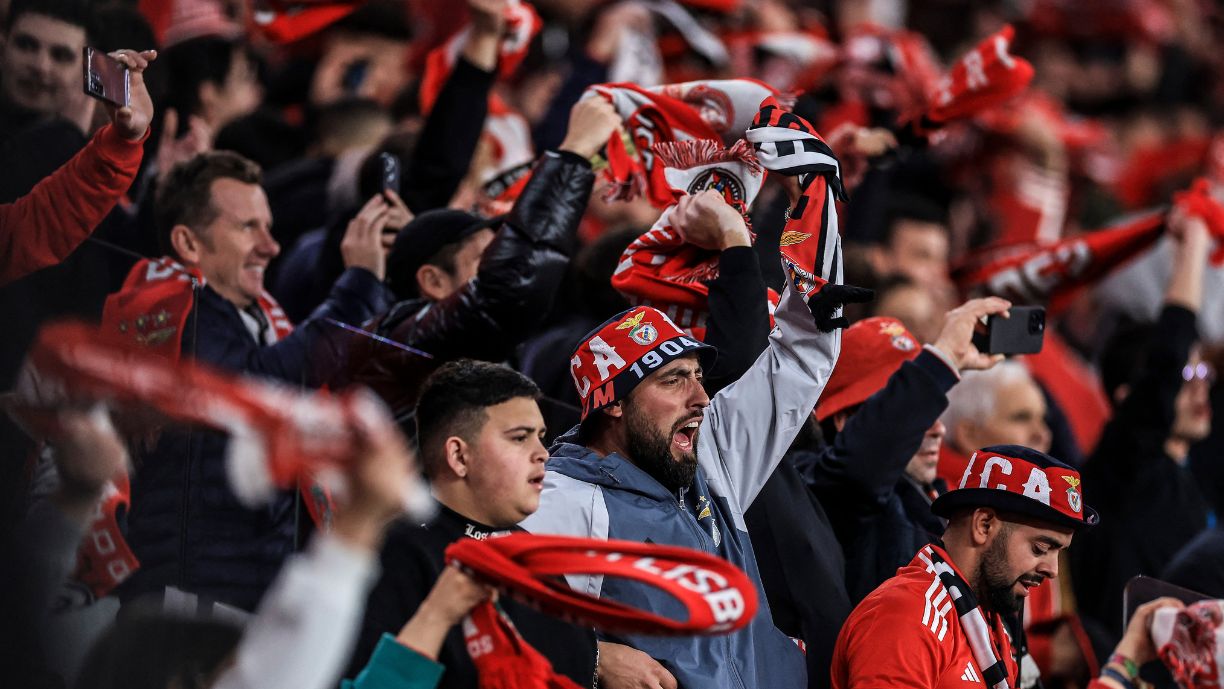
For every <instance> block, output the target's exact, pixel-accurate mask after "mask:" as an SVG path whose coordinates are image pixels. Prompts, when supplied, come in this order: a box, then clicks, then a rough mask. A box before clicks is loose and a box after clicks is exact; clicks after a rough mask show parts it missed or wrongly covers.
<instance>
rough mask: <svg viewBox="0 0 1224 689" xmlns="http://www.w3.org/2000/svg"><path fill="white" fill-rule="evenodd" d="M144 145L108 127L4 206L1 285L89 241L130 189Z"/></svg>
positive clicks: (0, 208)
mask: <svg viewBox="0 0 1224 689" xmlns="http://www.w3.org/2000/svg"><path fill="white" fill-rule="evenodd" d="M145 137H146V138H147V137H148V132H145ZM143 141H144V140H143V139H142V140H141V141H138V142H135V143H132V142H128V141H125V140H124V139H123V137H122V136H121V135H120V134H119V131H118V130H117V129H115V128H114V126H113V125H107V126H105V127H103V128H102V129H99V130H98V132H97V133H96V134H94V136H93V139H91V140H90V141H89V143H88V144H86V145H85V148H83V149H81V150H80V152H78V153H77V154H76V155H75V156H73V157H72V158H71V159H70V160H69V161H68V162H67V163H64V164H63V165H62V166H60V168H59V169H57V170H56V171H55V172H53V173H51V175H50V176H49V177H46V178H44V179H43V180H42V181H40V182H39V183H38V184H36V185H35V186H34V188H33V189H31V190H30V193H28V194H26V195H25V196H22V197H21V198H19V199H17V200H16V201H14V202H13V203H6V204H3V205H0V285H4V284H7V283H9V282H12V281H14V280H16V279H18V278H21V277H23V276H25V275H28V274H30V273H32V272H34V271H36V270H38V269H40V268H45V267H47V266H51V265H55V264H56V263H59V262H60V261H62V260H64V259H65V258H67V257H68V255H69V254H71V253H72V252H73V250H74V249H76V248H77V246H79V245H80V244H81V242H83V241H85V238H86V237H88V236H89V235H90V233H92V232H93V230H94V228H95V227H97V226H98V223H100V222H102V219H103V218H105V217H106V214H107V213H109V212H110V211H111V209H112V208H114V207H115V204H117V203H118V202H119V199H120V198H121V197H122V196H123V194H124V193H125V192H127V190H128V187H130V186H131V185H132V180H133V179H135V178H136V171H137V170H138V169H139V168H140V159H141V156H142V152H143V150H144V146H143V145H142V144H143Z"/></svg>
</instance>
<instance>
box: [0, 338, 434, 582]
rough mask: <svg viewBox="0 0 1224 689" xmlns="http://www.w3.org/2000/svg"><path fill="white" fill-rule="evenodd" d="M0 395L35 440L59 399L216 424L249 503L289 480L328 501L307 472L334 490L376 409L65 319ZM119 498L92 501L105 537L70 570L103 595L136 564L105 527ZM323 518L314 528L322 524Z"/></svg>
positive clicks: (356, 397) (415, 504)
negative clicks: (177, 356)
mask: <svg viewBox="0 0 1224 689" xmlns="http://www.w3.org/2000/svg"><path fill="white" fill-rule="evenodd" d="M7 402H8V407H9V411H10V413H12V414H13V415H14V417H15V418H17V420H18V421H19V422H21V423H22V425H23V426H24V427H25V428H26V429H27V431H28V432H29V433H30V435H31V436H32V437H35V438H49V437H53V436H55V435H57V434H58V431H59V428H58V426H57V417H58V412H57V410H58V409H59V408H62V407H64V406H92V405H94V404H97V403H99V402H102V403H105V404H106V405H107V406H109V407H110V408H112V409H115V410H116V411H117V412H118V413H119V415H120V417H121V418H127V419H131V418H136V419H141V420H143V421H144V422H145V424H146V427H147V425H148V422H149V421H150V420H152V419H153V418H156V420H157V421H159V422H160V421H165V420H169V421H173V422H183V423H187V424H194V425H199V426H205V427H208V428H212V429H216V430H220V431H225V432H228V433H229V434H230V442H229V443H228V445H227V447H226V453H227V456H226V458H225V462H226V468H227V473H228V476H229V481H230V486H231V488H232V489H233V491H234V493H235V495H236V496H237V497H238V498H239V499H240V500H241V501H242V502H243V503H244V504H246V505H247V506H249V507H254V506H257V505H259V504H262V503H264V502H266V501H267V499H269V498H270V497H272V496H273V494H274V493H275V492H276V491H279V490H286V489H292V488H295V487H299V486H300V490H301V492H302V493H303V494H304V495H305V494H306V493H307V492H308V491H311V492H318V493H320V495H318V496H317V499H319V500H320V501H322V502H325V503H327V504H328V505H330V496H329V495H327V494H325V492H324V491H323V489H322V487H321V486H320V484H319V481H323V480H326V482H327V483H328V484H329V485H330V486H331V487H332V488H333V490H339V491H340V492H341V493H342V492H343V490H344V488H345V486H344V483H343V481H342V478H341V474H340V472H339V470H338V468H339V467H343V466H345V465H347V464H348V463H350V462H352V461H354V460H355V459H356V457H355V453H356V452H357V451H359V447H360V443H359V442H358V440H359V435H358V431H357V429H358V428H359V427H361V426H365V427H368V426H369V425H370V424H371V423H374V422H375V421H377V419H375V417H379V416H384V415H387V414H388V412H387V411H386V408H385V407H383V406H382V404H381V403H380V402H378V400H377V398H376V397H375V396H374V395H373V394H372V393H369V392H368V391H364V390H361V391H356V392H346V393H344V394H340V395H337V394H333V393H330V392H327V391H325V390H319V391H309V392H303V391H300V390H298V389H296V388H290V387H288V386H285V385H279V384H275V383H272V382H269V381H265V380H258V379H254V378H248V377H243V376H240V375H235V374H232V373H223V372H220V371H217V370H214V369H212V368H210V367H208V366H205V365H202V364H199V363H196V362H194V361H190V360H179V361H175V360H173V359H172V358H170V357H167V356H163V355H162V354H161V353H158V352H156V351H150V350H149V348H148V347H146V346H142V345H141V344H138V341H137V342H133V340H132V339H130V338H128V337H120V336H118V335H117V334H116V333H115V332H111V331H106V330H100V329H99V328H97V327H95V326H91V325H86V324H84V323H80V322H72V321H63V322H58V323H53V324H49V325H46V326H44V327H43V328H42V330H41V331H40V332H39V335H38V339H37V340H36V341H35V343H34V346H33V347H32V348H31V349H30V352H29V355H28V358H27V361H26V365H25V366H24V367H23V368H22V371H21V373H20V376H19V378H18V380H17V383H16V385H15V388H14V395H13V396H12V397H11V398H10V399H9V400H7ZM388 423H389V421H388ZM125 484H126V480H121V481H120V482H119V485H125ZM116 490H117V489H116ZM404 495H405V505H406V507H408V508H411V509H413V510H420V512H421V513H423V514H428V511H429V510H428V507H427V506H430V505H432V502H431V501H430V500H429V498H428V489H426V488H425V487H424V486H423V485H420V484H417V483H413V484H412V485H408V486H405V487H404ZM127 500H128V498H127V496H126V495H121V496H119V497H118V498H116V496H115V494H114V493H112V492H111V490H110V489H108V491H107V499H106V502H105V503H104V507H107V506H109V507H110V509H111V510H112V511H111V512H110V513H109V514H107V513H105V512H103V513H101V514H100V515H98V516H97V518H96V519H95V523H94V524H93V525H91V527H90V530H91V533H96V532H104V533H105V535H106V538H105V539H101V540H100V539H99V538H98V537H94V538H90V539H86V541H85V543H84V544H83V548H82V550H81V551H80V559H81V564H80V568H81V571H82V572H83V573H85V574H87V575H88V576H87V577H86V583H88V584H89V585H90V587H91V588H92V589H93V590H94V592H95V594H99V595H101V594H104V593H105V591H106V590H109V588H112V587H114V586H115V585H116V584H118V583H119V581H121V580H122V577H123V576H126V575H127V574H130V573H131V572H132V571H134V570H135V569H136V567H138V565H139V563H138V562H136V560H135V558H134V557H130V555H131V553H130V551H129V550H127V549H126V548H119V545H120V544H122V542H123V539H122V534H121V533H119V531H118V528H117V525H114V524H113V522H114V512H113V510H114V509H117V508H118V506H119V505H124V504H126V502H127ZM329 515H330V512H328V513H327V516H329ZM312 516H313V515H312ZM327 521H328V520H327V519H324V520H323V521H322V522H321V523H319V526H320V528H327V527H328V526H329V524H328V523H327ZM112 528H113V529H114V531H113V532H112ZM116 550H117V552H115V551H116Z"/></svg>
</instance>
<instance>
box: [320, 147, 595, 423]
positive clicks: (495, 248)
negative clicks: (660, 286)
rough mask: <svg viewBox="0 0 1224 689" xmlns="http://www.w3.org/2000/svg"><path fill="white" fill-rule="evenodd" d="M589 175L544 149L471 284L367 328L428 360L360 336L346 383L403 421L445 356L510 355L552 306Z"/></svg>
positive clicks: (407, 304)
mask: <svg viewBox="0 0 1224 689" xmlns="http://www.w3.org/2000/svg"><path fill="white" fill-rule="evenodd" d="M594 181H595V175H594V173H592V172H591V165H590V163H589V162H588V161H587V160H586V159H585V158H583V157H581V156H579V155H576V154H573V153H568V152H565V151H562V152H559V153H558V152H552V151H550V152H548V153H545V154H544V156H543V157H541V158H540V161H539V162H538V163H537V164H536V167H535V171H534V172H533V173H532V176H531V180H530V181H529V182H528V183H527V185H526V186H525V187H524V188H523V193H522V195H521V196H519V198H518V201H516V202H515V204H514V207H513V208H512V209H511V210H510V213H509V214H508V215H507V217H506V221H505V222H504V223H502V226H501V227H500V228H499V229H498V231H497V237H496V238H495V239H494V240H493V243H491V244H489V246H488V248H487V249H485V252H484V255H483V256H482V257H481V260H480V269H479V271H478V272H477V274H476V277H475V278H474V279H473V280H472V281H471V282H469V283H468V284H467V285H465V286H464V287H463V288H462V289H460V290H459V291H458V292H455V293H454V294H452V295H450V296H449V297H447V298H446V299H443V300H441V301H438V302H430V301H427V300H423V299H413V300H409V301H403V302H400V303H398V304H396V305H395V306H393V307H391V310H390V311H388V312H387V313H386V314H384V315H382V316H380V317H378V318H376V319H374V321H372V322H371V323H369V324H367V326H366V329H367V330H370V331H373V332H375V333H377V334H378V335H381V336H383V337H386V338H389V339H391V340H394V341H396V342H400V343H403V344H405V345H408V346H409V347H412V348H414V349H417V350H422V351H424V352H426V353H428V354H430V355H432V358H428V357H424V356H420V355H417V354H413V353H411V352H408V351H405V350H402V349H398V348H396V347H393V346H391V345H388V344H385V343H380V342H378V341H375V340H373V339H369V338H359V339H358V341H357V342H355V343H354V345H353V347H352V348H351V354H352V356H351V357H350V359H349V362H350V364H349V367H348V371H347V372H346V374H345V380H344V381H343V382H345V383H361V384H364V385H368V386H369V387H371V388H372V389H374V390H375V391H376V392H378V393H379V394H380V395H381V396H382V397H383V399H384V400H386V401H387V403H388V404H389V405H391V408H392V410H393V411H394V412H395V413H396V415H397V416H400V417H403V416H405V415H406V414H408V413H409V412H410V411H411V410H412V408H413V407H414V406H415V405H416V399H417V394H418V392H419V390H420V386H421V383H422V382H423V381H424V379H425V377H426V376H428V375H429V374H430V373H431V372H432V371H433V370H434V369H436V368H437V367H438V366H440V365H442V364H443V363H445V362H446V361H450V360H453V359H459V358H471V359H483V360H485V361H503V360H505V359H507V358H508V357H510V355H511V354H512V353H513V351H514V348H515V347H516V346H518V344H519V343H520V342H522V341H523V340H524V339H526V338H527V336H528V335H530V334H531V333H532V332H533V331H534V330H535V329H536V328H537V327H539V325H540V323H541V322H542V321H543V320H544V317H545V316H546V315H547V314H548V311H549V309H550V308H551V306H552V300H553V296H554V295H555V294H556V292H557V288H558V286H559V285H560V284H561V278H562V276H563V275H564V273H565V266H566V264H567V263H568V262H569V257H570V253H571V252H572V251H573V248H574V244H575V238H574V235H575V232H576V231H577V229H578V222H579V220H580V219H581V218H582V214H583V212H584V211H585V210H586V206H587V201H588V200H589V199H590V196H591V187H592V186H593V184H594Z"/></svg>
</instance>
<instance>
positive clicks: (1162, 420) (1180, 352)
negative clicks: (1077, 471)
mask: <svg viewBox="0 0 1224 689" xmlns="http://www.w3.org/2000/svg"><path fill="white" fill-rule="evenodd" d="M1156 333H1157V335H1156V337H1154V338H1153V339H1152V341H1151V343H1150V344H1149V346H1148V350H1147V354H1146V356H1145V358H1144V362H1143V369H1142V370H1143V373H1142V374H1141V375H1140V376H1139V378H1138V380H1136V381H1135V383H1134V386H1133V387H1132V388H1131V391H1130V394H1129V395H1127V397H1126V399H1125V400H1124V401H1123V402H1122V404H1120V405H1119V406H1118V408H1117V410H1116V411H1115V412H1114V416H1113V418H1112V419H1110V421H1109V423H1107V424H1106V425H1105V429H1104V430H1103V431H1102V432H1101V439H1100V441H1099V442H1098V443H1097V447H1096V450H1095V452H1093V457H1092V459H1090V460H1089V466H1090V467H1091V472H1092V474H1093V476H1094V478H1096V479H1098V480H1101V479H1104V480H1105V481H1106V482H1107V483H1108V484H1109V485H1110V486H1111V487H1118V486H1122V485H1124V484H1125V485H1134V484H1135V481H1136V477H1137V476H1140V475H1141V474H1142V472H1143V469H1144V466H1143V464H1144V460H1149V459H1151V458H1152V457H1153V456H1158V455H1159V454H1160V453H1161V452H1162V451H1163V449H1162V446H1163V443H1164V441H1165V438H1167V437H1168V436H1169V431H1170V429H1172V427H1173V419H1174V415H1175V410H1174V402H1175V400H1176V398H1177V393H1178V392H1179V391H1180V390H1181V386H1182V377H1181V370H1182V367H1184V366H1185V365H1186V360H1187V359H1189V358H1190V348H1191V347H1192V346H1193V345H1194V342H1195V340H1196V339H1197V337H1198V334H1197V329H1196V327H1195V314H1194V312H1193V311H1190V310H1189V309H1186V308H1183V307H1181V306H1173V305H1166V306H1165V307H1164V309H1163V310H1162V311H1161V312H1160V318H1159V320H1158V321H1157V323H1156ZM1097 492H1098V494H1100V495H1104V494H1105V491H1100V490H1098V491H1097Z"/></svg>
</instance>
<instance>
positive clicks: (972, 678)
mask: <svg viewBox="0 0 1224 689" xmlns="http://www.w3.org/2000/svg"><path fill="white" fill-rule="evenodd" d="M961 679H963V680H965V681H966V682H977V683H978V684H981V683H982V680H980V679H978V675H977V673H976V672H974V671H973V663H966V664H965V671H964V672H963V673H962V674H961Z"/></svg>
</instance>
